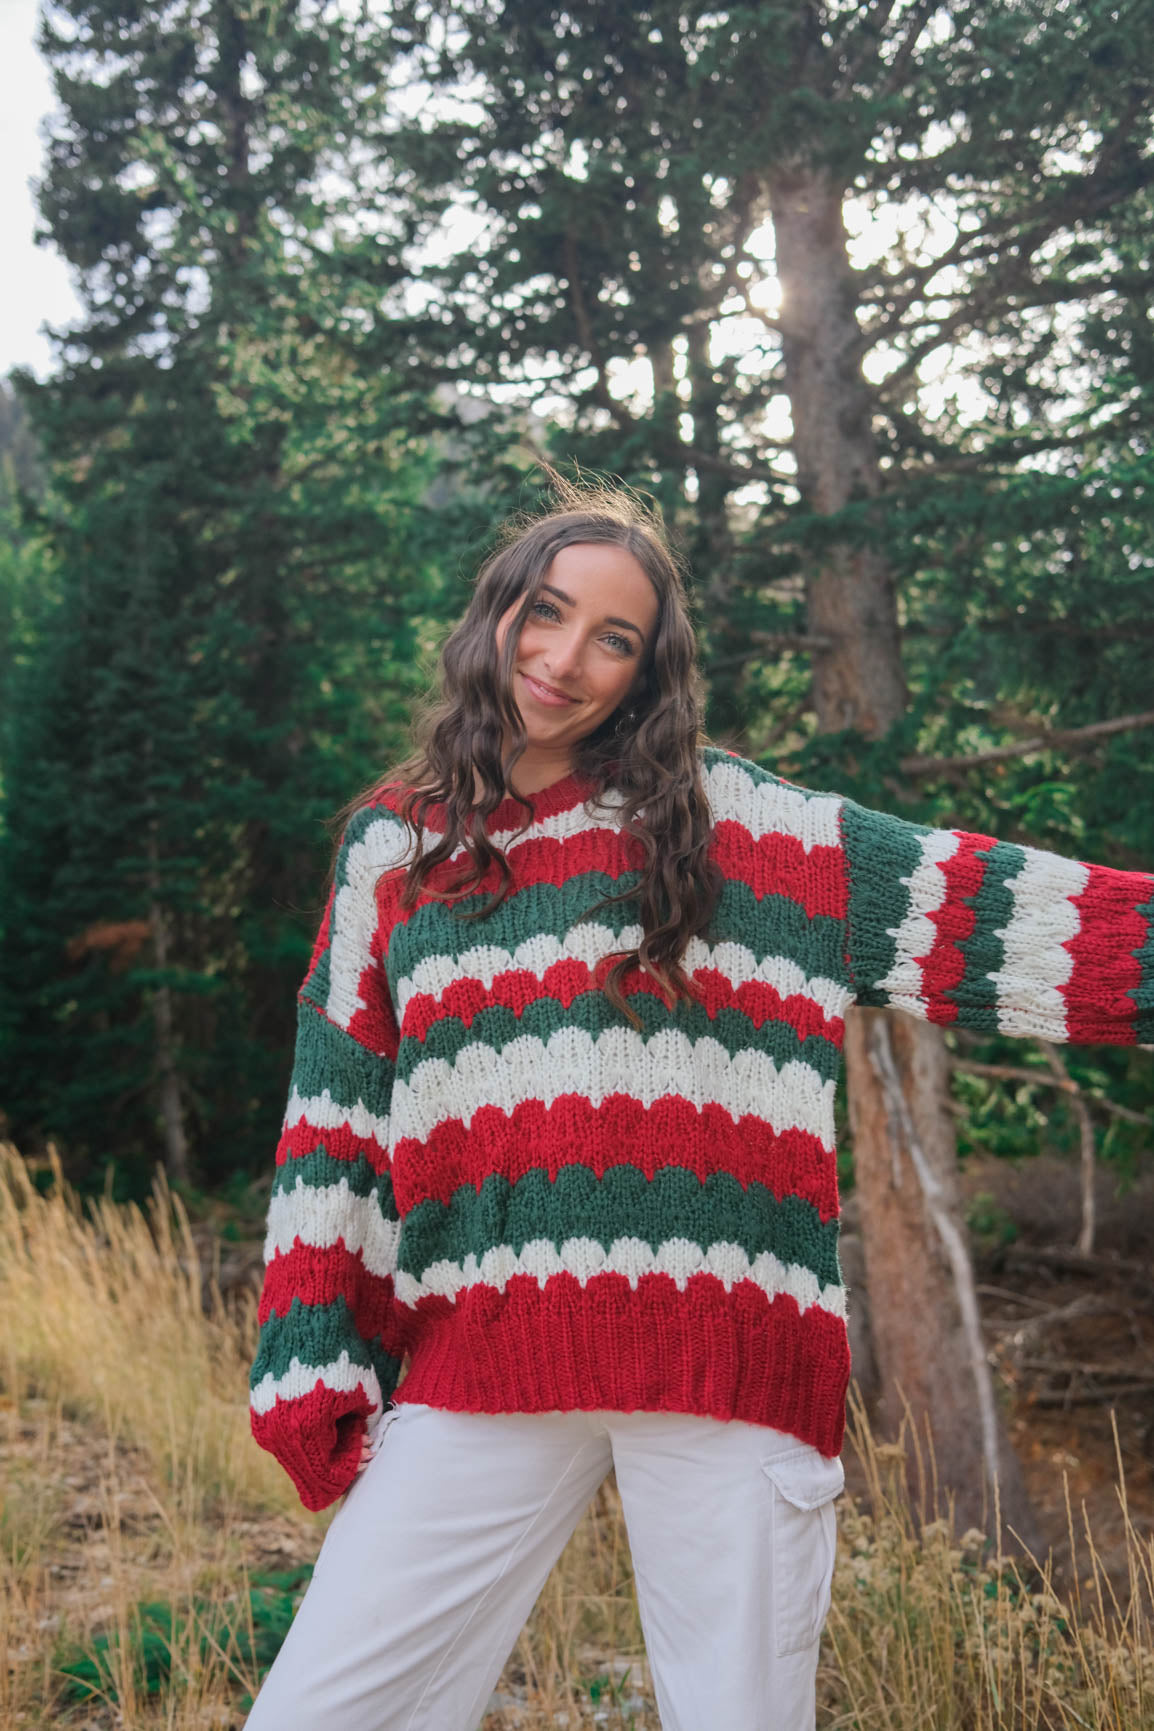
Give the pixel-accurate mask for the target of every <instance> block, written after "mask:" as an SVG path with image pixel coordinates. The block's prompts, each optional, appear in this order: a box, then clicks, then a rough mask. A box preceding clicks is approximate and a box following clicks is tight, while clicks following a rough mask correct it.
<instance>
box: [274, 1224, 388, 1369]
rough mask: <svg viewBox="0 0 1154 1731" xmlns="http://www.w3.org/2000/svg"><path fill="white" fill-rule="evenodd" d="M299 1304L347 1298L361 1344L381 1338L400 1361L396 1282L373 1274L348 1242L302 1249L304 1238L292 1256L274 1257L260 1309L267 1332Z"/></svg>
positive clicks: (294, 1248)
mask: <svg viewBox="0 0 1154 1731" xmlns="http://www.w3.org/2000/svg"><path fill="white" fill-rule="evenodd" d="M294 1298H299V1299H300V1300H301V1301H302V1303H304V1304H307V1305H309V1306H310V1307H315V1306H317V1305H322V1306H323V1305H328V1304H334V1303H335V1302H336V1300H337V1299H338V1298H343V1299H344V1301H345V1303H346V1304H347V1305H348V1307H349V1309H350V1310H351V1312H352V1313H353V1317H354V1318H355V1321H356V1327H357V1333H358V1334H359V1335H360V1336H361V1339H362V1340H373V1339H375V1338H376V1336H377V1335H380V1336H381V1338H382V1342H383V1344H384V1348H385V1351H386V1352H392V1353H393V1354H394V1356H395V1357H397V1358H399V1357H400V1350H399V1346H397V1345H396V1344H395V1339H396V1334H397V1329H396V1320H395V1314H394V1308H393V1282H392V1279H391V1277H390V1276H388V1275H378V1274H370V1273H369V1271H368V1269H367V1268H366V1267H365V1264H364V1260H363V1258H362V1257H361V1254H360V1252H359V1251H353V1252H350V1251H348V1250H346V1249H345V1245H344V1240H343V1239H339V1240H338V1241H337V1243H336V1244H329V1245H325V1246H324V1247H317V1246H315V1245H311V1244H302V1243H301V1242H300V1240H299V1238H298V1239H297V1240H296V1242H295V1243H294V1245H293V1247H292V1249H291V1250H285V1251H282V1252H280V1253H279V1254H278V1255H276V1256H274V1257H273V1259H272V1261H271V1262H270V1263H269V1265H268V1267H267V1268H266V1269H265V1271H264V1284H263V1286H262V1287H261V1294H260V1303H259V1305H258V1307H257V1315H258V1317H259V1319H260V1324H261V1327H262V1328H263V1327H264V1324H265V1323H266V1322H267V1321H268V1319H269V1317H270V1316H271V1315H272V1314H273V1312H275V1313H276V1315H277V1316H287V1315H288V1313H289V1311H290V1309H291V1308H292V1301H293V1299H294ZM390 1343H394V1344H390Z"/></svg>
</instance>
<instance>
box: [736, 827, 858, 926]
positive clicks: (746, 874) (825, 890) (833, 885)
mask: <svg viewBox="0 0 1154 1731" xmlns="http://www.w3.org/2000/svg"><path fill="white" fill-rule="evenodd" d="M709 851H710V856H711V857H712V858H714V859H716V861H717V863H718V865H720V867H721V869H722V871H723V872H724V873H725V875H726V877H728V878H735V879H737V880H739V881H740V882H742V883H746V884H748V885H749V887H750V888H751V889H752V890H753V892H754V894H755V895H756V896H757V897H758V899H759V900H760V899H761V898H762V897H763V896H768V895H778V896H787V897H788V898H789V900H790V901H792V902H797V903H798V904H799V905H800V906H801V907H803V908H804V909H805V911H806V913H807V914H808V915H809V917H810V919H814V918H815V917H816V916H818V915H821V914H825V915H828V916H829V917H830V918H831V919H838V920H840V919H844V918H845V915H846V909H847V907H848V905H849V898H848V886H847V882H846V874H845V861H844V859H843V857H842V850H841V849H840V848H839V847H811V848H810V849H809V850H808V851H807V850H806V848H805V846H804V845H803V843H801V842H800V841H798V840H797V838H796V837H795V836H791V835H782V834H781V833H780V832H779V831H772V832H770V833H768V834H766V835H762V836H759V837H758V838H757V839H756V840H755V839H754V837H753V836H752V835H751V834H750V832H749V830H748V829H746V827H745V825H744V824H743V823H738V822H737V821H736V820H735V819H732V818H723V819H722V820H721V822H720V823H719V824H717V826H716V828H715V830H714V837H713V841H712V843H711V846H710V850H709Z"/></svg>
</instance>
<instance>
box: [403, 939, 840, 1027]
mask: <svg viewBox="0 0 1154 1731" xmlns="http://www.w3.org/2000/svg"><path fill="white" fill-rule="evenodd" d="M641 937H642V931H641V927H640V926H639V925H630V926H623V927H622V929H621V931H620V932H619V933H617V932H614V931H613V930H612V928H611V927H609V926H606V925H602V924H601V923H600V922H599V921H596V920H581V921H579V922H578V923H577V924H576V925H574V926H572V927H571V928H570V930H569V931H568V932H566V934H565V937H564V940H561V939H559V938H556V937H553V936H552V935H551V934H549V933H546V932H541V933H537V934H535V935H534V936H533V937H531V938H526V939H525V941H524V943H521V944H518V945H517V947H516V949H513V950H506V949H502V948H501V947H500V946H499V945H497V944H477V945H475V946H474V947H473V948H472V949H469V950H464V951H462V953H461V954H460V955H459V956H457V957H453V956H446V955H430V956H422V957H421V959H420V960H419V961H418V962H417V964H416V966H415V967H414V969H413V971H412V973H411V974H406V975H402V977H401V978H400V979H399V980H397V982H396V986H395V996H396V1003H397V1013H398V1015H399V1016H400V1017H401V1018H403V1017H404V1015H405V1011H406V1009H407V1008H408V1006H409V1004H410V1002H411V1001H412V999H413V998H415V997H417V996H424V995H428V996H429V997H432V998H434V999H437V1000H438V1001H439V1000H440V999H441V998H442V997H443V996H444V994H445V992H446V991H447V990H448V989H449V987H450V986H454V985H457V984H458V983H459V982H460V981H461V980H477V981H479V982H480V983H481V985H483V986H484V988H485V990H486V991H487V992H491V991H492V989H493V981H494V979H495V978H496V976H497V975H498V974H504V973H512V972H525V973H529V974H532V975H533V977H534V978H535V979H536V980H538V981H541V980H544V978H545V975H546V973H547V972H548V970H549V969H550V968H551V967H553V965H554V964H555V963H556V962H561V961H579V962H583V963H584V964H585V966H586V967H587V968H589V969H590V970H592V969H593V968H594V967H595V966H596V964H597V963H598V962H599V961H601V960H602V959H603V958H604V957H605V956H611V955H613V954H615V953H616V952H617V951H618V950H632V949H636V947H637V945H638V944H639V943H640V942H641ZM683 965H684V967H685V970H686V972H687V973H688V974H691V975H692V974H694V973H697V972H699V971H702V970H704V969H710V968H716V969H717V971H718V972H719V973H720V974H723V975H724V977H725V978H726V979H727V980H728V981H729V983H730V985H731V986H732V987H733V988H734V990H735V991H736V989H737V988H738V987H739V986H741V985H744V984H745V983H746V982H747V981H754V980H756V981H759V982H761V983H762V984H764V985H768V986H772V987H773V988H774V990H775V991H776V992H778V993H779V994H780V995H781V997H783V998H791V997H802V998H808V999H809V1000H810V1001H811V1002H812V1003H814V1004H816V1005H817V1007H818V1008H819V1009H820V1010H821V1012H822V1014H823V1015H826V1016H830V1017H834V1016H842V1015H844V1014H845V1011H846V1009H847V1008H848V1006H849V1005H850V1004H851V1003H852V1002H853V993H852V992H851V991H850V990H848V989H847V987H845V986H844V985H842V984H840V983H839V982H838V981H836V980H829V979H825V978H823V977H822V976H821V975H815V976H814V978H812V979H810V978H808V977H807V975H806V973H805V971H804V969H802V968H800V967H799V966H798V965H797V963H796V962H794V961H791V960H789V959H788V958H787V957H785V956H766V957H764V958H763V960H762V961H760V962H759V961H757V959H756V958H755V956H754V954H753V951H752V950H750V949H748V948H747V947H746V946H745V945H744V944H738V943H731V942H725V943H721V944H713V945H711V944H707V943H706V942H705V941H704V939H702V938H700V937H695V938H691V939H690V940H689V944H688V945H687V947H686V951H685V958H684V963H683Z"/></svg>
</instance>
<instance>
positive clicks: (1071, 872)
mask: <svg viewBox="0 0 1154 1731" xmlns="http://www.w3.org/2000/svg"><path fill="white" fill-rule="evenodd" d="M1022 852H1023V854H1024V855H1025V863H1024V864H1023V866H1022V869H1021V871H1020V872H1019V873H1018V875H1017V877H1016V878H1010V879H1008V880H1007V883H1006V888H1007V889H1008V890H1009V891H1010V894H1011V895H1012V896H1013V898H1014V911H1013V913H1012V914H1011V916H1010V921H1009V924H1008V925H1006V926H1004V927H1003V928H1002V929H1001V930H1000V931H999V932H998V933H997V936H998V937H1000V938H1001V940H1002V944H1003V946H1004V953H1003V959H1002V966H1001V967H1000V968H999V969H998V970H997V972H996V973H992V974H991V975H990V979H991V980H992V981H993V983H994V985H995V986H996V987H997V992H998V1027H999V1028H1000V1029H1001V1030H1002V1032H1003V1033H1005V1034H1037V1035H1040V1036H1041V1037H1042V1038H1043V1039H1052V1040H1062V1039H1065V1037H1066V1000H1065V998H1063V996H1062V995H1061V993H1060V991H1059V990H1058V988H1059V986H1063V985H1065V983H1066V981H1067V980H1068V979H1069V978H1070V975H1071V973H1072V972H1073V969H1074V958H1073V956H1072V955H1071V954H1070V952H1069V950H1064V949H1063V948H1062V945H1063V944H1064V943H1065V942H1066V941H1067V940H1068V939H1069V938H1073V937H1076V936H1077V934H1078V932H1079V930H1080V929H1081V924H1082V921H1081V916H1080V915H1079V913H1078V909H1077V908H1076V907H1075V906H1074V903H1073V902H1072V901H1071V900H1070V899H1069V898H1070V897H1071V896H1079V895H1081V893H1082V891H1083V890H1084V889H1085V887H1086V884H1087V883H1088V882H1089V878H1090V868H1089V866H1087V865H1083V864H1082V862H1081V861H1080V860H1072V859H1063V858H1062V856H1061V855H1060V854H1053V853H1044V852H1042V851H1041V850H1040V849H1039V848H1032V847H1028V848H1023V849H1022Z"/></svg>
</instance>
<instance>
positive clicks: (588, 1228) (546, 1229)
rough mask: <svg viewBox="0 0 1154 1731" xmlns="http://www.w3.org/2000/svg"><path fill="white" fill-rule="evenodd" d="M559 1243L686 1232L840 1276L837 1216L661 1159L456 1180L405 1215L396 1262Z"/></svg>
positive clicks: (414, 1263) (655, 1240)
mask: <svg viewBox="0 0 1154 1731" xmlns="http://www.w3.org/2000/svg"><path fill="white" fill-rule="evenodd" d="M540 1238H545V1239H549V1240H551V1241H552V1243H553V1244H554V1245H555V1246H557V1248H558V1249H559V1248H560V1246H561V1245H562V1244H563V1243H564V1242H565V1240H566V1239H568V1238H593V1239H596V1241H597V1242H598V1243H599V1244H601V1245H602V1246H604V1248H605V1249H608V1248H609V1246H610V1245H611V1244H612V1243H613V1241H614V1239H617V1238H641V1239H644V1240H645V1242H646V1243H648V1244H650V1245H652V1246H653V1247H654V1248H656V1246H657V1245H659V1244H663V1243H665V1242H666V1241H667V1240H668V1239H671V1238H690V1239H692V1241H693V1242H694V1243H695V1244H699V1245H701V1246H702V1248H703V1249H705V1248H707V1247H708V1246H709V1245H711V1244H718V1243H723V1242H724V1243H732V1244H740V1245H741V1246H742V1248H743V1249H744V1250H745V1252H746V1254H747V1256H749V1258H750V1260H751V1261H752V1259H753V1258H754V1257H755V1256H757V1255H758V1254H759V1253H760V1252H761V1251H766V1250H767V1251H772V1252H773V1254H774V1255H775V1256H777V1257H778V1258H779V1259H780V1260H781V1261H782V1262H784V1263H800V1264H801V1265H802V1266H804V1267H806V1268H809V1269H811V1270H812V1271H813V1273H814V1274H816V1275H817V1277H818V1279H819V1280H820V1281H822V1282H823V1283H824V1284H840V1274H839V1271H838V1263H837V1221H836V1219H834V1220H829V1221H826V1222H824V1223H823V1222H822V1220H821V1217H820V1216H819V1214H818V1211H817V1209H816V1208H814V1207H813V1205H812V1204H811V1203H809V1202H806V1201H803V1200H802V1198H801V1197H799V1196H787V1197H785V1198H784V1199H783V1200H781V1201H778V1199H777V1198H776V1197H775V1196H774V1195H773V1193H772V1191H770V1190H769V1189H767V1188H766V1186H765V1185H764V1184H750V1185H748V1186H747V1187H745V1188H743V1187H742V1185H741V1184H740V1183H739V1182H738V1180H737V1179H736V1178H734V1177H733V1176H732V1175H731V1174H730V1173H728V1172H717V1173H713V1174H711V1176H710V1177H708V1178H707V1179H706V1180H705V1182H704V1183H702V1182H701V1180H700V1179H698V1178H697V1177H696V1176H695V1174H694V1173H692V1172H687V1171H685V1170H684V1169H683V1168H681V1167H677V1166H663V1167H662V1168H661V1169H660V1170H659V1171H658V1172H657V1173H656V1175H655V1176H654V1177H653V1179H652V1180H649V1179H647V1178H646V1177H645V1174H644V1173H643V1172H641V1171H639V1170H638V1169H637V1167H635V1166H613V1167H611V1168H610V1169H609V1170H608V1171H607V1172H606V1173H605V1176H604V1177H603V1178H600V1179H598V1178H597V1177H596V1176H595V1175H594V1174H593V1173H592V1172H591V1171H589V1170H588V1168H587V1167H584V1166H578V1165H570V1166H563V1167H562V1168H561V1169H560V1171H559V1172H558V1174H557V1177H556V1179H555V1180H554V1181H550V1178H549V1174H548V1172H546V1171H544V1170H543V1169H536V1170H534V1171H532V1172H528V1173H526V1175H525V1177H523V1178H521V1179H518V1181H517V1182H516V1183H515V1184H511V1183H510V1182H509V1180H508V1179H507V1178H500V1177H492V1178H486V1179H485V1181H484V1183H483V1184H482V1185H481V1188H480V1190H474V1188H473V1186H472V1185H471V1184H463V1185H461V1187H460V1188H459V1189H458V1190H456V1191H454V1193H453V1196H452V1197H451V1199H450V1200H449V1202H448V1203H444V1202H438V1201H427V1202H421V1203H418V1204H417V1206H416V1207H415V1208H414V1209H412V1210H411V1212H410V1213H409V1214H408V1215H406V1217H405V1224H404V1226H403V1228H402V1230H401V1241H400V1249H399V1256H398V1265H399V1267H400V1269H401V1270H402V1271H403V1272H405V1273H407V1274H411V1275H413V1276H415V1277H416V1278H418V1279H419V1278H420V1277H421V1276H422V1275H423V1274H424V1272H425V1270H426V1268H428V1267H430V1266H431V1265H432V1264H433V1263H435V1262H440V1261H443V1260H448V1261H450V1262H457V1263H463V1262H464V1261H465V1258H466V1257H467V1256H468V1255H469V1254H470V1252H471V1253H472V1254H473V1255H474V1256H476V1257H478V1258H479V1257H481V1256H483V1255H484V1253H485V1251H486V1250H491V1249H494V1248H495V1247H496V1246H498V1245H509V1246H510V1247H511V1248H512V1250H513V1251H514V1252H515V1253H516V1254H517V1255H519V1254H520V1252H521V1251H522V1249H523V1248H524V1246H525V1245H526V1244H527V1243H529V1242H531V1241H532V1240H534V1239H540Z"/></svg>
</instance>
